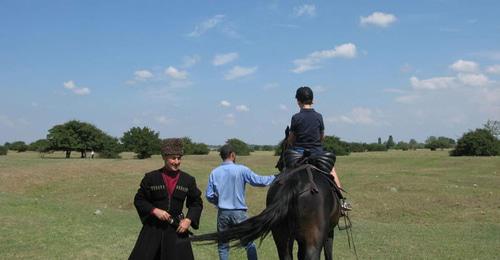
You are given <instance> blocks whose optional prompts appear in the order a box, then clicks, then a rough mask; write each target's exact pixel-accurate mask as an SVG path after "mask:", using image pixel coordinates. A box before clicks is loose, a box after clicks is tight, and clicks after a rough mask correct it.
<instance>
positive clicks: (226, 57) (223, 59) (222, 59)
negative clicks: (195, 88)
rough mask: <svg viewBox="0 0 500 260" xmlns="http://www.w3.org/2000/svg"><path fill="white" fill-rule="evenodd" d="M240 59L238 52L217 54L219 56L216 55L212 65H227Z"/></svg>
mask: <svg viewBox="0 0 500 260" xmlns="http://www.w3.org/2000/svg"><path fill="white" fill-rule="evenodd" d="M238 57H239V55H238V53H236V52H230V53H225V54H217V55H215V57H214V60H213V62H212V64H213V65H214V66H220V65H224V64H226V63H229V62H232V61H234V60H236V59H237V58H238Z"/></svg>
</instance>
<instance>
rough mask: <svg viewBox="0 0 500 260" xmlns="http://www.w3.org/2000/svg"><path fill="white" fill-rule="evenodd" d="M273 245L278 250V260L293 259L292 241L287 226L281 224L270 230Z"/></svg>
mask: <svg viewBox="0 0 500 260" xmlns="http://www.w3.org/2000/svg"><path fill="white" fill-rule="evenodd" d="M271 232H272V234H273V239H274V244H275V245H276V250H278V256H279V258H280V260H292V259H293V252H292V250H293V239H292V237H291V234H290V230H289V228H288V225H287V224H286V223H285V222H283V223H281V224H280V225H279V226H277V227H274V228H273V229H272V231H271Z"/></svg>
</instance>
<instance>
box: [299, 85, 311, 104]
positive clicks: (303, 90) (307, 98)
mask: <svg viewBox="0 0 500 260" xmlns="http://www.w3.org/2000/svg"><path fill="white" fill-rule="evenodd" d="M295 98H296V99H297V100H298V101H300V102H302V103H306V104H307V103H312V101H313V98H314V96H313V91H312V89H311V88H310V87H306V86H304V87H300V88H298V89H297V92H296V93H295Z"/></svg>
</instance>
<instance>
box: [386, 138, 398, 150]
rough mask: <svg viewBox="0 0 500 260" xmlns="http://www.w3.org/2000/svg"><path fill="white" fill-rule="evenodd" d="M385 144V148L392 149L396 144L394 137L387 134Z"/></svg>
mask: <svg viewBox="0 0 500 260" xmlns="http://www.w3.org/2000/svg"><path fill="white" fill-rule="evenodd" d="M385 146H386V147H387V149H392V148H393V147H394V146H396V143H395V142H394V139H392V135H389V139H387V142H385Z"/></svg>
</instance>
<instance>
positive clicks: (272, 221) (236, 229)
mask: <svg viewBox="0 0 500 260" xmlns="http://www.w3.org/2000/svg"><path fill="white" fill-rule="evenodd" d="M287 177H288V178H286V180H284V183H283V184H281V183H279V179H278V180H277V181H275V182H274V183H273V184H272V186H271V187H270V189H276V193H275V194H273V197H274V200H272V201H270V202H269V205H267V207H266V208H265V209H264V210H263V211H262V212H261V213H260V214H259V215H256V216H254V217H251V218H249V219H247V220H245V221H243V222H241V223H238V224H236V225H233V226H231V227H230V228H229V229H226V230H224V231H221V232H214V233H209V234H203V235H198V236H193V237H191V240H192V241H210V242H209V243H217V242H223V243H228V242H231V241H235V240H238V241H237V242H236V243H235V244H234V246H241V245H246V244H248V243H249V242H252V241H254V240H256V239H258V238H261V240H263V239H264V238H265V237H266V236H267V235H268V234H269V232H270V231H271V229H272V228H273V227H274V226H275V225H276V224H278V223H280V222H281V221H282V220H283V219H284V218H286V217H287V215H288V212H289V211H290V210H291V208H292V203H291V202H292V201H293V200H294V198H295V197H296V195H297V194H298V186H299V185H298V178H293V177H292V176H287ZM290 177H292V178H290ZM275 185H278V186H275ZM273 186H274V187H273Z"/></svg>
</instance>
